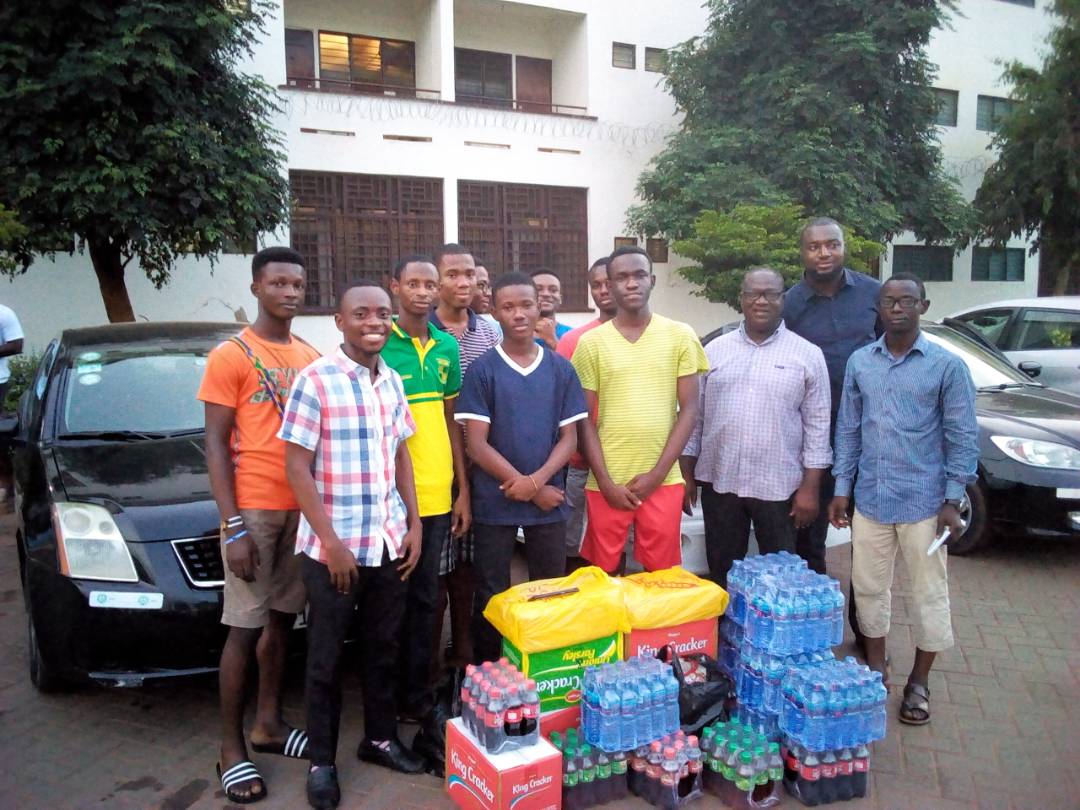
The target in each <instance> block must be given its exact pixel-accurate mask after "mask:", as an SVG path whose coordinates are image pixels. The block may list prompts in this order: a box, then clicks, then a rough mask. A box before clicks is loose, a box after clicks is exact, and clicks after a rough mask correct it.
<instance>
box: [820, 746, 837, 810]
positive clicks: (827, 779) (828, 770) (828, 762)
mask: <svg viewBox="0 0 1080 810" xmlns="http://www.w3.org/2000/svg"><path fill="white" fill-rule="evenodd" d="M818 795H819V796H820V797H821V803H822V804H829V803H830V802H835V801H836V800H837V798H839V797H838V796H837V795H836V754H835V752H833V751H831V750H830V751H826V752H825V753H824V754H822V755H821V781H820V782H818Z"/></svg>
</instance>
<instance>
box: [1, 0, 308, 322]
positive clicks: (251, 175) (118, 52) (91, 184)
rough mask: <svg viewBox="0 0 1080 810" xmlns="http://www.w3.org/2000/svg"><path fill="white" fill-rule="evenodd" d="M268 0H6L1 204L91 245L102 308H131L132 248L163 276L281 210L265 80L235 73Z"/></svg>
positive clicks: (28, 224)
mask: <svg viewBox="0 0 1080 810" xmlns="http://www.w3.org/2000/svg"><path fill="white" fill-rule="evenodd" d="M269 6H270V4H269V3H267V2H265V0H252V2H250V3H236V2H232V0H155V1H154V2H149V1H147V0H123V1H122V0H85V2H80V3H71V2H67V0H5V2H4V3H2V4H0V30H3V31H4V35H3V39H2V41H0V151H2V152H3V155H4V159H3V161H2V162H0V203H2V204H3V205H5V206H7V207H8V208H11V209H13V210H15V211H17V212H18V217H19V221H20V222H21V223H22V225H23V226H25V228H26V233H25V234H24V235H23V236H22V237H19V238H16V239H15V240H14V241H13V242H11V243H9V244H8V246H7V250H8V251H9V252H10V254H11V255H12V256H14V257H15V259H16V260H17V268H16V271H15V272H25V270H26V269H27V267H28V266H29V265H30V263H31V262H32V260H33V258H34V255H35V254H37V253H55V252H56V251H58V250H68V251H70V250H72V249H73V248H72V247H68V246H72V245H74V244H77V245H78V248H79V250H80V251H82V250H83V249H85V250H87V251H88V252H89V254H90V259H91V262H92V264H93V267H94V272H95V273H96V275H97V279H98V285H99V287H100V288H101V296H102V299H103V301H104V304H105V311H106V313H107V315H108V317H109V320H110V321H130V320H133V319H134V314H133V311H132V308H131V302H130V299H129V298H128V292H127V287H126V284H125V280H124V271H125V268H126V267H127V265H128V264H129V263H130V261H131V260H132V259H133V258H137V259H138V263H139V266H140V267H141V269H142V270H143V272H145V273H146V276H147V277H148V278H149V279H150V280H151V281H152V282H153V283H154V284H155V286H157V287H158V288H160V287H161V286H162V285H164V284H165V283H166V282H167V281H168V279H169V275H170V272H171V270H172V267H173V263H174V261H175V260H176V258H177V257H178V256H179V255H180V254H193V255H195V256H198V257H200V258H209V259H210V260H211V261H213V259H214V258H215V257H216V255H217V254H218V252H219V251H220V250H221V249H222V247H223V246H224V245H225V244H226V243H227V241H229V240H231V239H235V240H245V241H246V240H247V239H250V238H251V236H253V235H254V234H255V233H257V232H260V231H269V230H273V229H274V228H276V227H277V226H278V225H279V224H280V223H281V222H282V221H283V220H284V218H285V217H286V215H287V212H288V205H287V203H288V184H287V182H286V180H285V178H284V177H283V176H282V174H281V165H282V161H283V155H282V153H281V142H280V139H279V135H278V134H277V133H276V132H275V131H274V130H273V129H272V126H271V124H270V121H271V117H272V114H273V113H274V112H275V111H276V110H277V106H276V105H277V102H276V100H275V96H274V95H273V91H272V90H271V89H270V88H269V87H268V86H267V85H266V84H265V83H264V82H262V81H261V80H260V79H258V78H255V77H252V76H247V75H244V74H242V73H241V72H240V71H239V70H238V69H237V67H238V65H239V63H240V60H242V59H243V58H245V57H246V56H248V55H249V54H250V53H251V43H252V41H253V40H254V38H255V37H256V36H257V35H258V33H259V32H260V31H262V30H263V27H262V26H263V18H264V16H265V14H266V11H267V9H268V8H269Z"/></svg>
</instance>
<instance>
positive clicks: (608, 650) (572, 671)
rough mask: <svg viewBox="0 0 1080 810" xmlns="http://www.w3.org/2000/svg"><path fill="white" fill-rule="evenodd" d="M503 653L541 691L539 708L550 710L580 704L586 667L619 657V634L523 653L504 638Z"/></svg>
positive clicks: (620, 651)
mask: <svg viewBox="0 0 1080 810" xmlns="http://www.w3.org/2000/svg"><path fill="white" fill-rule="evenodd" d="M502 653H503V655H505V656H506V657H507V658H508V659H509V660H510V662H511V663H512V664H514V666H516V667H517V668H518V669H520V670H521V671H522V672H524V673H525V675H526V676H527V677H529V678H532V679H533V680H534V681H536V688H537V691H539V693H540V711H541V712H551V711H554V710H556V709H565V708H567V707H571V706H578V705H579V704H580V703H581V687H582V681H583V677H584V674H585V668H586V667H596V666H599V665H600V664H607V663H609V662H611V661H619V660H621V659H622V636H621V634H619V633H612V634H611V635H609V636H604V637H603V638H598V639H595V640H593V641H584V642H580V643H578V644H570V645H568V646H566V647H557V648H555V649H553V650H544V651H542V652H522V651H521V650H519V649H518V648H517V647H516V646H514V644H513V642H511V641H510V640H509V639H508V638H505V637H504V638H503V643H502ZM541 723H542V721H541Z"/></svg>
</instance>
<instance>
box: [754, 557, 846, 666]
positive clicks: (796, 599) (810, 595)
mask: <svg viewBox="0 0 1080 810" xmlns="http://www.w3.org/2000/svg"><path fill="white" fill-rule="evenodd" d="M745 598H746V602H747V605H746V609H745V610H746V622H745V625H744V627H745V637H746V638H748V639H749V640H750V642H751V643H752V644H753V645H754V646H755V647H758V648H759V649H762V650H764V651H765V652H769V653H772V654H774V655H797V654H799V653H806V652H813V651H814V650H822V649H825V648H827V647H832V646H833V645H835V644H839V643H840V642H841V641H843V640H844V595H843V593H841V591H840V583H839V582H837V581H836V580H835V579H833V578H832V577H828V576H825V575H824V574H818V573H815V572H813V571H805V570H793V569H783V570H780V571H770V572H765V573H762V574H760V575H759V576H757V578H756V579H755V581H754V582H753V584H752V586H751V588H750V589H749V590H747V592H746V596H745Z"/></svg>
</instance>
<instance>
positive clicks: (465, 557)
mask: <svg viewBox="0 0 1080 810" xmlns="http://www.w3.org/2000/svg"><path fill="white" fill-rule="evenodd" d="M472 561H473V533H472V529H469V531H467V532H466V533H465V536H464V537H454V535H453V532H447V533H446V539H445V540H444V541H443V547H442V552H441V553H440V554H439V576H440V577H444V576H446V575H447V574H449V573H450V572H451V571H453V570H454V569H455V568H457V564H458V563H459V562H463V563H471V562H472Z"/></svg>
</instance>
